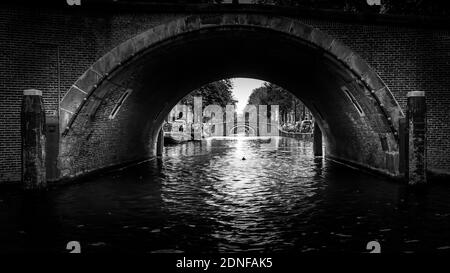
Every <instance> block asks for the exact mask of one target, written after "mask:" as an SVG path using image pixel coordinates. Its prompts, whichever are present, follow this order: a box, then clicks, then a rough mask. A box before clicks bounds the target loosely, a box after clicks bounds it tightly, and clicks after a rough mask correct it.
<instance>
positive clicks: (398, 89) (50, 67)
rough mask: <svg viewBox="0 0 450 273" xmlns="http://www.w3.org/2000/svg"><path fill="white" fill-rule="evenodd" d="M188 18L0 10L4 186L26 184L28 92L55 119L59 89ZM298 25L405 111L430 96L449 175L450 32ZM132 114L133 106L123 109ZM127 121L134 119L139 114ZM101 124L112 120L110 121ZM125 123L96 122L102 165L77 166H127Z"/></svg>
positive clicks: (434, 135)
mask: <svg viewBox="0 0 450 273" xmlns="http://www.w3.org/2000/svg"><path fill="white" fill-rule="evenodd" d="M181 16H185V14H142V13H139V14H131V13H120V12H115V13H112V12H108V13H107V14H106V13H105V14H102V13H98V12H96V13H93V12H82V11H77V12H69V11H67V10H64V11H63V10H48V9H32V10H26V9H19V8H4V7H2V8H0V41H1V43H0V52H1V54H0V94H1V95H0V120H1V122H0V151H1V152H0V170H1V172H0V182H8V181H18V180H20V147H21V146H20V104H21V98H22V97H21V96H22V91H23V90H24V89H28V88H36V89H39V90H42V91H43V98H44V103H45V107H46V109H47V113H48V115H53V114H56V110H57V108H58V103H57V102H58V82H59V89H60V90H61V94H60V97H62V96H64V94H65V93H66V92H67V90H69V89H70V87H71V86H72V85H73V84H74V83H75V82H76V80H77V79H78V78H79V77H80V76H81V75H82V74H83V73H84V72H85V71H86V70H87V69H88V68H89V67H90V66H91V65H92V64H93V63H95V62H96V61H97V60H98V59H99V58H100V57H102V56H103V55H104V54H105V53H107V52H108V51H109V50H111V49H112V48H114V47H116V46H117V45H119V44H120V43H121V42H124V41H126V40H127V39H130V38H132V37H134V36H136V35H138V34H139V33H142V32H144V31H145V30H147V29H149V28H151V27H154V26H157V25H159V24H162V23H165V22H169V21H171V20H173V19H174V18H178V17H181ZM298 19H299V20H300V21H303V22H305V23H307V24H310V25H312V26H314V27H317V28H319V29H320V30H323V31H325V32H326V33H328V34H329V35H330V36H332V37H333V38H337V39H339V40H340V41H342V42H343V43H344V44H345V45H347V46H349V47H350V48H351V49H352V50H353V51H355V52H357V53H358V55H360V56H361V57H362V58H363V59H364V60H365V61H367V62H368V63H369V65H371V66H372V67H373V68H374V69H375V70H376V71H377V73H378V74H379V75H380V77H381V78H382V79H383V80H384V81H385V83H386V85H387V86H388V87H389V88H390V90H391V92H392V93H393V94H394V96H395V98H396V99H397V100H398V102H399V104H400V105H401V107H402V108H403V109H405V108H404V107H405V105H406V93H407V92H408V91H417V90H419V91H425V92H426V94H427V103H428V111H429V112H428V132H429V134H428V167H429V168H430V169H433V170H444V171H447V172H448V171H450V156H448V152H449V151H450V140H449V138H448V136H449V135H450V122H449V118H450V117H449V115H450V114H449V113H450V90H449V86H450V83H449V78H448V71H449V68H450V67H449V66H450V56H449V55H450V50H449V49H450V44H449V42H450V36H449V31H448V30H432V29H421V28H418V27H405V26H403V27H397V26H393V25H365V24H361V23H353V24H350V23H340V22H331V21H323V20H312V19H302V18H298ZM58 51H59V71H60V78H59V81H58V62H57V60H58V54H57V52H58ZM100 72H101V71H100ZM112 96H113V95H112ZM114 96H117V95H114ZM115 99H117V98H114V97H110V98H107V99H106V100H105V101H104V102H102V103H103V104H102V107H100V108H99V110H98V111H104V112H105V113H109V112H110V110H111V107H113V105H114V103H112V101H114V100H115ZM131 106H132V100H131V99H130V101H128V102H127V103H126V104H125V105H124V107H131ZM127 113H129V114H130V115H131V114H132V111H129V112H127ZM102 117H104V118H107V117H108V114H105V115H102ZM121 120H125V117H121V116H120V115H119V116H118V118H117V120H115V121H114V122H111V123H103V125H102V124H101V123H98V122H97V123H96V124H97V125H95V126H107V127H105V128H103V129H102V130H93V132H95V134H91V135H89V134H88V135H84V137H85V138H88V137H89V138H90V139H91V141H92V143H96V145H99V146H98V148H97V149H96V150H95V155H93V157H94V158H96V160H90V159H89V158H92V157H90V156H87V155H88V153H93V151H94V150H93V149H91V150H89V149H87V148H88V147H80V150H79V151H78V153H79V155H78V156H77V160H78V161H82V160H83V158H85V160H86V162H84V163H81V162H78V163H76V164H79V165H80V166H84V167H86V166H88V165H89V164H92V167H95V164H98V163H99V162H102V160H103V159H104V158H107V157H110V156H111V153H114V154H115V155H116V156H117V161H116V162H120V161H121V158H120V155H121V154H124V153H131V152H133V151H131V150H130V149H131V146H121V145H117V146H115V147H111V146H110V145H107V144H108V143H113V142H114V139H112V138H117V139H115V140H117V142H118V143H120V141H119V139H121V138H120V137H121V135H120V134H117V129H118V128H121V127H122V128H126V127H127V126H130V125H127V124H123V123H121ZM107 124H108V125H107ZM100 132H101V134H100ZM122 134H126V133H125V132H122ZM122 137H123V136H122ZM129 137H130V138H131V137H132V135H130V136H129ZM105 139H108V141H106V142H105V141H104V140H105ZM123 139H124V138H122V140H123ZM102 143H103V144H104V145H106V146H105V147H103V146H102V145H103V144H102ZM85 155H86V156H85ZM141 155H142V154H134V155H132V156H131V157H135V158H139V157H141ZM131 157H130V158H131ZM68 164H75V163H74V162H68ZM97 166H98V165H97ZM84 167H83V168H84ZM80 171H82V167H80Z"/></svg>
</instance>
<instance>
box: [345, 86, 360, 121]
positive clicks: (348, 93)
mask: <svg viewBox="0 0 450 273" xmlns="http://www.w3.org/2000/svg"><path fill="white" fill-rule="evenodd" d="M341 89H342V91H344V93H345V95H347V97H348V99H349V100H350V101H351V102H352V103H353V105H354V106H355V108H356V110H357V111H358V113H359V114H360V115H361V116H364V112H363V110H362V108H361V106H360V105H359V103H358V102H357V101H356V99H355V97H354V96H353V95H352V93H350V91H349V90H348V89H347V87H345V86H342V87H341Z"/></svg>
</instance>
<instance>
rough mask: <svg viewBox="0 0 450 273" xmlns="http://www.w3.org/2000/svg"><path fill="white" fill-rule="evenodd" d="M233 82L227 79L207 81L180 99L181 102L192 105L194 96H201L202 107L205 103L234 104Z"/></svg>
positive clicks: (223, 105)
mask: <svg viewBox="0 0 450 273" xmlns="http://www.w3.org/2000/svg"><path fill="white" fill-rule="evenodd" d="M232 89H233V83H232V82H231V80H229V79H225V80H220V81H216V82H212V83H208V84H206V85H204V86H202V87H200V88H198V89H196V90H194V91H192V92H191V93H190V94H189V95H187V96H186V97H184V98H183V99H182V100H181V102H180V103H181V104H185V105H189V106H193V105H194V97H202V105H203V108H204V107H205V106H207V105H211V104H216V105H220V106H221V107H225V106H226V105H236V102H237V101H236V100H235V99H234V97H233V93H232Z"/></svg>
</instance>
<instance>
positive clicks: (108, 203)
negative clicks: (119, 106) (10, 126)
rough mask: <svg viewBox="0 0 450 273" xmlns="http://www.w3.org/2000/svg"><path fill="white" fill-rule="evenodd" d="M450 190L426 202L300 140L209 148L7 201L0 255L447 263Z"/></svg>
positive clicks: (1, 199)
mask: <svg viewBox="0 0 450 273" xmlns="http://www.w3.org/2000/svg"><path fill="white" fill-rule="evenodd" d="M449 197H450V187H448V186H445V185H439V184H436V185H433V186H432V187H430V188H429V189H428V190H426V191H422V192H421V193H417V192H415V191H414V190H412V189H410V188H408V187H405V186H404V185H401V184H400V183H398V182H393V181H389V180H387V179H384V178H380V177H375V176H373V175H370V174H367V173H364V172H361V171H358V170H355V169H351V168H348V167H345V166H342V165H340V164H338V163H335V162H332V161H329V160H324V159H323V158H314V156H313V155H312V144H311V143H310V142H304V141H300V140H295V139H291V138H273V139H251V138H234V139H210V140H204V141H201V142H188V143H185V144H180V145H175V146H168V147H166V148H165V154H164V156H163V158H162V159H159V160H151V161H148V162H145V163H142V164H139V165H136V166H134V167H131V168H127V169H124V170H121V171H115V172H110V173H108V174H104V175H102V176H100V177H96V178H91V179H89V180H86V181H83V182H82V183H77V184H72V185H65V186H60V187H56V188H52V189H50V190H48V191H46V192H44V193H40V194H25V193H22V192H21V191H16V190H8V191H5V190H2V192H1V193H0V222H1V224H0V252H23V251H31V252H35V251H38V252H68V250H66V244H67V242H69V241H78V242H80V244H81V249H82V252H85V253H86V252H87V253H95V252H128V253H165V252H176V253H188V254H189V253H204V254H208V253H217V252H227V253H230V252H231V253H236V252H258V253H274V252H275V253H285V252H289V253H291V254H295V253H307V252H309V253H311V252H312V253H328V252H353V253H361V252H367V250H366V245H367V243H368V242H369V241H378V242H379V243H380V245H381V251H382V252H400V253H403V252H438V253H439V252H449V251H450V232H449V231H450V221H449V219H450V202H449Z"/></svg>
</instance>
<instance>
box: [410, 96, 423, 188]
mask: <svg viewBox="0 0 450 273" xmlns="http://www.w3.org/2000/svg"><path fill="white" fill-rule="evenodd" d="M406 97H407V99H408V103H407V112H406V119H407V121H408V164H407V173H408V176H407V177H408V183H409V184H410V185H417V184H423V183H426V182H427V176H426V170H427V156H426V155H427V151H426V129H427V126H426V101H425V92H423V91H413V92H408V94H407V95H406Z"/></svg>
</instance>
